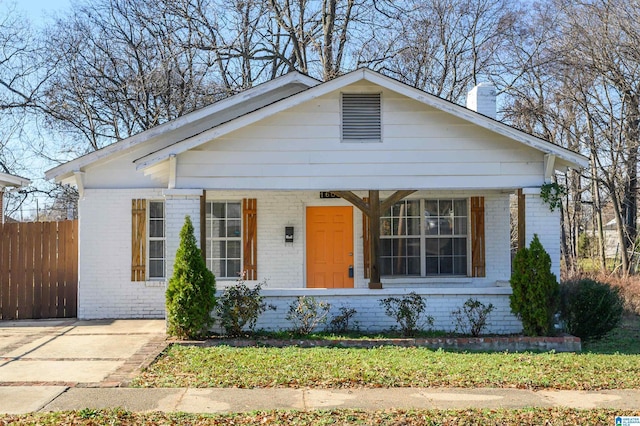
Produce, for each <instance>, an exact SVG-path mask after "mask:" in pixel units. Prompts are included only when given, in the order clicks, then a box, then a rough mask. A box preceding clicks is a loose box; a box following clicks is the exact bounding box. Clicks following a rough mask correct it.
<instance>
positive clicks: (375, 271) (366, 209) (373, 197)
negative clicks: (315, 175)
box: [331, 189, 416, 290]
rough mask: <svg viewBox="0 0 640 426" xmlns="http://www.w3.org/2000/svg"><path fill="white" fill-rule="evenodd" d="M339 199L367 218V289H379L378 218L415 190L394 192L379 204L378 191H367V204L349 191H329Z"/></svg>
mask: <svg viewBox="0 0 640 426" xmlns="http://www.w3.org/2000/svg"><path fill="white" fill-rule="evenodd" d="M331 192H333V193H334V194H335V195H337V196H338V197H340V198H343V199H345V200H347V201H348V202H350V203H351V204H353V205H354V206H356V207H357V208H359V209H360V210H361V211H362V213H364V214H365V216H367V217H368V218H369V256H370V257H371V259H370V264H371V268H370V270H371V271H370V273H369V288H371V289H377V290H379V289H381V288H382V283H381V282H380V216H381V215H382V211H383V210H385V209H388V208H389V207H391V206H392V205H393V204H395V203H397V202H398V201H400V200H402V199H403V198H405V197H407V196H408V195H411V194H413V193H414V192H416V191H415V190H407V191H396V192H394V193H393V194H392V195H391V196H390V197H389V198H387V199H386V200H384V201H383V202H380V191H379V190H377V189H376V190H370V191H369V202H368V203H367V202H365V201H364V200H363V199H362V198H360V197H358V196H357V195H356V194H354V193H353V192H351V191H331Z"/></svg>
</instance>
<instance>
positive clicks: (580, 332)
mask: <svg viewBox="0 0 640 426" xmlns="http://www.w3.org/2000/svg"><path fill="white" fill-rule="evenodd" d="M560 295H561V296H560V319H561V320H562V322H563V323H564V326H565V329H566V330H567V332H568V333H571V334H572V335H574V336H577V337H580V338H581V339H598V338H600V337H602V336H604V335H605V334H607V333H608V332H609V331H611V330H613V329H614V328H615V327H616V326H618V324H620V321H621V320H622V313H623V311H624V300H623V299H622V296H621V295H620V291H619V290H618V288H615V287H611V286H609V285H607V284H603V283H601V282H598V281H595V280H592V279H589V278H584V279H580V280H575V281H566V282H563V283H562V285H561V287H560Z"/></svg>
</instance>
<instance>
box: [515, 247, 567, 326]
mask: <svg viewBox="0 0 640 426" xmlns="http://www.w3.org/2000/svg"><path fill="white" fill-rule="evenodd" d="M510 283H511V288H512V289H513V294H511V296H510V301H511V311H512V312H513V313H514V314H515V315H516V316H517V317H518V318H519V319H520V320H521V321H522V327H523V329H524V333H525V334H526V335H528V336H548V335H549V334H550V333H552V332H553V319H554V315H555V313H556V310H557V306H558V296H559V286H558V281H557V279H556V276H555V275H554V274H553V273H552V272H551V258H550V257H549V254H548V253H547V252H546V251H545V250H544V247H542V244H541V243H540V240H539V239H538V236H537V235H534V237H533V240H532V241H531V245H530V246H529V248H526V247H524V248H522V249H520V250H518V252H517V253H516V256H515V258H514V259H513V273H512V275H511V280H510Z"/></svg>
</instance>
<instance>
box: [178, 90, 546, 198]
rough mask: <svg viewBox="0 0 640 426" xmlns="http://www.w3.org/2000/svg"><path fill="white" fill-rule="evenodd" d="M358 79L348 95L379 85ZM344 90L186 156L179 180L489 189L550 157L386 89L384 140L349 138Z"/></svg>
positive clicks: (208, 185) (538, 171)
mask: <svg viewBox="0 0 640 426" xmlns="http://www.w3.org/2000/svg"><path fill="white" fill-rule="evenodd" d="M380 91H381V87H379V86H375V85H365V84H355V85H353V86H351V87H348V88H346V89H345V90H343V92H380ZM339 114H340V92H338V91H336V92H333V93H331V94H328V95H326V96H322V97H319V98H317V99H314V100H312V101H309V102H307V103H306V104H304V105H302V106H299V107H297V108H295V109H294V110H288V111H284V112H281V113H278V114H276V115H274V116H272V117H269V118H266V119H263V120H261V121H259V122H257V123H256V124H253V125H250V126H247V127H246V128H243V129H240V130H237V131H235V132H232V133H230V134H228V135H226V136H224V137H221V138H219V139H216V140H213V141H211V142H209V143H206V144H204V145H202V146H200V147H199V148H197V149H194V150H191V151H188V152H185V153H183V154H180V155H179V156H178V167H177V169H178V171H177V174H178V181H177V186H178V187H182V188H205V189H314V190H315V189H318V190H323V189H335V190H337V189H397V188H409V189H430V188H440V189H442V188H460V189H480V188H482V189H491V188H517V187H523V186H533V185H539V184H541V183H542V182H543V181H542V179H543V176H544V173H543V154H542V153H540V152H539V151H537V150H534V149H531V148H528V147H526V146H523V145H522V144H520V143H516V142H513V141H510V140H509V139H507V138H505V137H503V136H499V135H497V134H495V133H493V132H491V131H489V130H486V129H482V128H480V127H478V126H475V125H473V124H470V123H468V122H465V121H463V120H460V119H458V118H455V117H453V116H451V115H450V114H447V113H445V112H442V111H438V110H435V109H433V108H431V107H428V106H426V105H423V104H421V103H419V102H416V101H414V100H411V99H409V98H406V97H404V96H402V95H398V94H396V93H394V92H391V91H389V90H382V123H383V129H382V142H380V143H359V142H342V141H341V138H340V115H339Z"/></svg>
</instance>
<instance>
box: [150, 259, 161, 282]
mask: <svg viewBox="0 0 640 426" xmlns="http://www.w3.org/2000/svg"><path fill="white" fill-rule="evenodd" d="M163 277H164V260H149V278H163Z"/></svg>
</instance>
